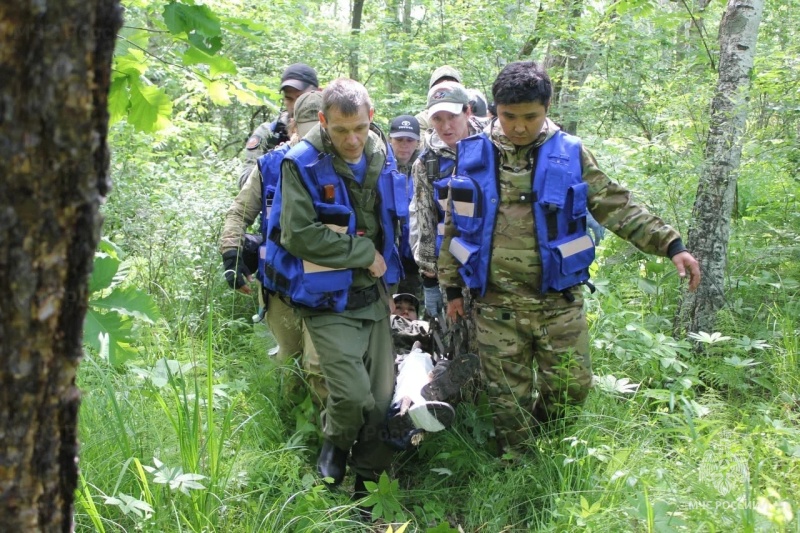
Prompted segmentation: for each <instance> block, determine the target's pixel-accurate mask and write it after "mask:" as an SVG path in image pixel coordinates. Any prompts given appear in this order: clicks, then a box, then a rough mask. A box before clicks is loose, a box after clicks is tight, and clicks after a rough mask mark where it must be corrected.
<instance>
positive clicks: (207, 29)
mask: <svg viewBox="0 0 800 533" xmlns="http://www.w3.org/2000/svg"><path fill="white" fill-rule="evenodd" d="M164 22H165V23H166V25H167V29H169V31H170V33H173V34H175V35H177V34H179V33H185V34H187V35H189V34H190V33H192V32H197V33H199V34H200V35H203V36H205V37H216V36H218V35H220V25H219V17H217V16H216V15H215V14H214V13H213V12H212V11H211V10H210V9H209V8H208V7H207V6H202V5H201V6H190V5H186V4H181V3H180V2H170V3H169V4H167V6H166V7H165V8H164Z"/></svg>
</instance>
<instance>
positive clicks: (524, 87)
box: [492, 61, 553, 107]
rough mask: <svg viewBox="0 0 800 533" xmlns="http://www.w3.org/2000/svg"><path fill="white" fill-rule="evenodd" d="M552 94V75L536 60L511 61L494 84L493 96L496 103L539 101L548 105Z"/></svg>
mask: <svg viewBox="0 0 800 533" xmlns="http://www.w3.org/2000/svg"><path fill="white" fill-rule="evenodd" d="M551 96H553V84H552V83H551V82H550V76H548V75H547V72H546V71H545V70H544V68H542V67H541V66H540V65H539V64H538V63H536V62H535V61H516V62H514V63H509V64H508V65H506V66H505V67H503V70H501V71H500V74H498V75H497V78H496V79H495V80H494V83H493V84H492V97H493V99H494V103H495V104H496V105H497V104H500V105H504V104H524V103H527V102H539V103H540V104H542V105H543V106H544V107H547V106H549V105H550V97H551Z"/></svg>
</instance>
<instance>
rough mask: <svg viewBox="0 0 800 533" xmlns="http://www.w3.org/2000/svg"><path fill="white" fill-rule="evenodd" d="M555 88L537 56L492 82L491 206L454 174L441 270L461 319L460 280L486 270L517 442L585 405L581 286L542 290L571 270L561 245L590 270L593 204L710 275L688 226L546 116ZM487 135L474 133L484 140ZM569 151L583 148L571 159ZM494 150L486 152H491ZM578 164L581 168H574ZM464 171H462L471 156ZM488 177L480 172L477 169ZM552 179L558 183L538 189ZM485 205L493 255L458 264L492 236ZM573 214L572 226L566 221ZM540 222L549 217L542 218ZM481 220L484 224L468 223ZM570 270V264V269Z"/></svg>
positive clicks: (493, 348) (487, 300)
mask: <svg viewBox="0 0 800 533" xmlns="http://www.w3.org/2000/svg"><path fill="white" fill-rule="evenodd" d="M551 94H552V85H551V83H550V79H549V77H548V76H547V73H546V72H545V71H544V70H543V69H542V68H541V67H540V66H539V65H537V64H536V63H534V62H517V63H511V64H509V65H507V66H506V67H505V68H504V69H503V70H502V71H501V72H500V74H499V75H498V77H497V79H496V80H495V82H494V84H493V86H492V96H493V98H494V102H495V103H496V105H497V119H494V120H493V121H492V122H491V123H490V124H489V125H488V126H487V128H486V130H485V131H484V135H486V138H488V141H490V145H491V150H492V151H493V152H494V154H492V155H494V156H496V158H497V159H496V161H497V163H496V166H495V168H493V172H494V173H495V176H490V177H489V178H488V180H489V181H490V182H491V184H489V185H487V186H486V187H488V188H484V189H482V192H481V194H483V195H484V196H483V198H486V203H485V204H481V208H479V210H480V209H482V210H483V211H482V212H480V213H478V212H477V211H474V210H473V211H470V209H471V208H472V207H475V206H474V205H473V204H470V203H469V195H467V196H465V195H464V194H463V193H464V190H456V189H454V187H457V186H458V183H464V182H456V183H454V182H453V181H451V198H452V201H451V202H450V203H449V204H448V212H447V214H446V222H445V239H444V242H443V244H442V248H441V255H440V257H439V263H438V267H439V279H440V281H441V284H442V286H443V287H444V288H445V290H446V291H447V296H448V300H449V304H448V308H447V314H448V316H449V317H450V318H452V319H455V317H457V316H463V315H464V307H463V300H462V298H461V295H462V293H461V290H462V289H461V287H462V286H463V285H464V284H465V277H466V279H468V280H472V281H474V280H475V279H479V278H480V276H483V278H480V279H482V280H483V281H481V282H480V283H478V284H475V283H470V285H471V287H472V289H473V290H474V292H477V293H479V294H480V292H482V291H485V292H483V294H482V295H479V296H478V297H477V298H476V299H475V302H474V303H475V307H476V316H475V322H476V329H477V342H478V348H479V352H480V358H481V363H482V365H483V369H484V372H485V375H486V379H487V384H488V392H489V397H490V403H491V406H492V409H493V413H494V417H495V425H496V427H497V429H498V436H499V437H500V444H501V445H503V444H504V445H506V446H514V445H517V444H520V443H521V442H524V441H525V440H526V437H528V436H529V435H530V429H531V428H532V427H535V426H536V425H537V424H539V423H545V422H547V421H549V420H553V419H556V418H559V417H560V416H561V415H563V411H564V407H565V406H566V405H569V404H573V405H575V404H581V403H582V402H583V401H584V400H585V398H586V396H587V394H588V392H589V388H590V387H591V381H592V370H591V362H590V358H589V337H588V329H587V325H586V318H585V315H584V311H583V295H582V287H581V286H580V285H579V284H578V285H575V286H569V283H571V282H570V281H568V282H567V283H566V284H567V286H566V287H565V288H564V289H563V290H546V291H545V292H542V287H543V286H545V285H543V281H544V280H550V279H554V280H555V281H554V283H558V280H559V276H562V272H560V271H557V269H554V268H553V266H552V265H553V264H554V262H555V261H556V260H557V258H555V255H556V253H560V254H562V255H563V261H564V262H563V263H562V266H568V262H567V261H568V260H573V259H575V258H581V261H583V263H584V264H582V265H578V263H574V264H573V266H575V267H576V268H577V267H578V266H583V267H585V272H586V278H588V266H589V264H590V263H591V261H592V259H593V258H594V246H593V244H592V242H591V240H590V238H589V237H588V236H586V234H585V220H584V221H582V218H585V216H586V212H587V209H588V212H589V213H591V214H592V215H593V216H594V218H595V219H597V221H598V222H599V223H600V224H602V225H604V226H605V227H606V228H608V229H610V230H611V231H613V232H614V233H616V234H617V235H618V236H619V237H621V238H623V239H625V240H627V241H629V242H631V243H632V244H634V245H635V246H637V247H638V248H639V249H640V250H642V251H644V252H647V253H652V254H656V255H660V256H665V257H669V258H671V260H672V262H673V263H674V264H675V267H676V268H677V270H678V274H679V275H680V277H682V278H683V277H685V276H686V275H687V274H688V276H689V280H690V281H689V289H690V290H695V289H696V288H697V285H698V284H699V282H700V269H699V266H698V264H697V261H696V260H695V259H694V257H692V255H691V254H690V253H689V252H687V251H686V248H685V247H684V245H683V243H682V241H681V238H680V235H679V234H678V232H677V231H676V230H675V229H673V228H671V227H670V226H668V225H666V224H665V223H664V222H663V221H662V220H661V219H660V218H658V217H656V216H654V215H652V214H650V213H648V212H647V210H646V209H645V208H644V207H643V206H641V205H639V204H637V203H635V202H634V201H633V200H632V198H631V193H630V191H628V190H626V189H625V188H624V187H622V186H620V185H619V184H617V183H614V182H613V181H611V180H610V179H609V178H608V177H607V176H606V175H605V174H604V173H603V172H602V171H601V170H600V169H599V168H598V167H597V162H596V161H595V158H594V157H593V156H592V154H591V153H590V152H589V151H588V150H587V149H586V148H585V147H583V146H582V145H581V144H580V140H579V139H577V138H576V137H572V136H567V135H566V134H564V133H563V132H560V131H559V128H558V127H557V126H556V125H555V124H554V123H553V122H552V121H550V120H549V119H548V118H547V109H548V105H549V103H550V97H551ZM486 138H473V139H471V140H478V141H479V142H482V143H484V144H485V142H487V141H486ZM467 142H468V141H462V143H460V145H461V144H464V145H465V143H467ZM548 143H554V144H548ZM553 146H569V147H570V148H569V150H570V151H565V150H561V149H559V150H554V149H553V148H552V147H553ZM465 148H466V145H465ZM539 154H542V155H543V157H541V158H539V157H538V156H539ZM544 154H548V156H547V157H545V156H544ZM569 154H574V155H573V156H572V157H571V158H570V155H569ZM492 155H489V156H484V157H483V159H484V160H487V159H492ZM466 156H467V154H465V158H466ZM459 157H461V153H460V152H459ZM540 159H541V161H540ZM568 165H579V166H574V167H572V166H568ZM464 166H467V165H466V163H465V164H464ZM557 167H558V168H557ZM573 168H576V169H577V171H576V172H572V169H573ZM564 169H569V172H565V170H564ZM456 171H457V173H460V172H462V161H461V159H460V160H459V167H458V168H457V169H456ZM540 173H541V174H540ZM478 176H479V173H477V172H476V173H475V175H474V176H472V177H473V178H475V179H478ZM552 177H557V178H558V179H552ZM540 180H543V181H540ZM567 180H572V183H574V184H573V185H571V186H570V187H569V189H568V190H562V189H563V188H564V186H563V185H561V184H562V183H563V182H565V181H567ZM478 181H480V180H478ZM484 183H486V182H484ZM541 183H545V184H547V188H541V189H539V188H537V187H538V186H539V185H540V184H541ZM537 191H538V194H537ZM454 194H455V196H454ZM579 197H581V198H583V201H582V202H583V203H581V202H580V201H578V200H577V198H579ZM459 198H461V204H460V205H459ZM464 198H467V200H466V201H465V200H463V199H464ZM482 201H483V200H482ZM548 202H549V203H548ZM492 206H495V207H492ZM567 210H568V212H566V213H562V212H564V211H567ZM478 214H479V215H480V216H481V217H483V218H482V220H483V221H484V222H483V223H484V224H488V222H486V221H487V220H492V217H493V220H492V223H493V229H492V230H491V232H490V233H489V234H488V235H489V236H490V239H489V241H488V242H487V241H486V240H484V241H481V242H480V245H479V246H478V247H477V251H476V252H475V253H477V254H478V255H479V256H480V257H483V258H484V259H485V260H486V264H485V265H484V266H480V267H478V268H476V269H475V270H470V269H469V268H467V269H464V268H462V269H461V272H459V267H462V262H463V264H470V265H476V264H477V263H470V259H469V257H468V256H469V254H467V253H463V252H464V251H465V249H464V247H463V246H462V245H463V243H464V242H467V243H469V239H470V238H473V239H475V242H477V240H476V239H477V238H475V237H474V235H476V234H481V235H485V234H484V233H480V232H482V231H483V227H481V226H480V222H478V221H479V220H480V219H478V218H475V217H476V216H477V215H478ZM537 217H538V218H537ZM562 219H563V220H564V221H566V223H564V224H562ZM537 220H539V221H543V220H545V221H547V223H546V224H537ZM473 222H474V223H476V224H478V227H474V228H469V224H470V223H473ZM581 224H584V226H583V230H582V235H580V233H581V230H580V228H581ZM544 226H547V227H544ZM551 226H552V227H551ZM459 227H460V228H462V229H459ZM567 227H569V228H570V229H569V230H564V231H570V232H573V234H574V232H575V231H578V234H579V235H580V236H579V237H578V238H576V239H573V240H569V239H565V241H564V244H561V245H559V246H554V245H553V244H551V242H550V237H549V235H550V234H551V230H552V233H553V234H556V233H560V232H561V231H562V229H561V228H567ZM472 230H474V233H470V232H471V231H472ZM556 230H558V231H556ZM471 236H472V237H471ZM543 236H544V237H543ZM556 249H557V250H556ZM543 264H546V265H547V268H543ZM571 272H572V270H571V269H570V268H565V269H564V273H565V274H568V273H571ZM473 274H476V275H477V277H472V276H473ZM586 278H583V281H586ZM577 283H580V281H578V282H577ZM547 286H548V287H549V285H547Z"/></svg>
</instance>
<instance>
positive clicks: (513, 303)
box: [438, 119, 682, 308]
mask: <svg viewBox="0 0 800 533" xmlns="http://www.w3.org/2000/svg"><path fill="white" fill-rule="evenodd" d="M556 131H558V126H556V125H555V124H554V123H553V122H551V121H550V120H549V119H548V120H547V121H546V122H545V125H544V127H543V129H542V133H541V134H540V136H539V138H538V139H537V140H536V141H535V142H534V143H533V144H532V145H530V146H523V147H517V146H515V145H514V144H513V143H511V142H510V141H509V140H508V138H507V137H506V136H505V135H504V134H503V131H502V128H501V126H500V123H499V121H497V120H494V121H492V123H491V124H489V125H488V126H487V128H486V130H485V132H486V133H487V134H488V135H489V136H490V138H491V140H492V142H493V144H494V146H495V149H496V150H497V152H498V155H499V164H498V173H499V176H498V183H499V191H500V205H499V207H498V213H497V219H496V223H495V229H494V233H493V236H492V256H491V264H490V266H489V278H488V280H487V291H486V295H485V296H484V297H483V298H482V299H481V301H483V302H485V303H488V304H490V305H498V306H509V307H514V308H526V307H529V306H532V305H537V304H540V303H542V301H543V300H542V295H541V293H540V292H539V288H540V286H541V266H542V262H541V258H540V256H539V245H538V241H537V238H536V231H535V222H534V218H533V212H532V209H531V206H530V205H529V204H526V203H520V202H519V201H516V200H515V199H516V198H519V197H520V193H523V192H527V193H530V191H531V185H532V184H531V170H532V168H535V164H536V162H535V161H533V153H534V152H533V149H534V148H535V147H537V146H540V145H541V144H543V143H544V142H545V141H546V140H547V139H549V138H550V137H552V136H553V135H554V134H555V132H556ZM581 166H582V168H583V173H582V177H583V181H584V182H586V183H587V185H588V186H589V192H588V208H589V211H590V213H591V214H592V215H593V216H594V218H595V219H597V221H598V222H599V223H600V224H602V225H603V226H605V227H606V228H608V229H610V230H611V231H613V232H614V233H616V234H617V235H618V236H619V237H621V238H623V239H625V240H626V241H628V242H630V243H632V244H634V245H635V246H636V247H637V248H639V249H640V250H642V251H644V252H647V253H651V254H656V255H660V256H666V255H667V252H668V250H669V249H670V245H671V244H672V243H673V242H675V241H677V242H678V243H679V244H680V234H678V232H677V231H676V230H675V229H673V228H672V227H670V226H668V225H667V224H665V223H664V221H663V220H661V219H660V218H658V217H657V216H655V215H652V214H650V213H649V212H648V211H647V209H645V208H644V207H643V206H641V205H640V204H637V203H635V202H634V200H633V198H632V197H631V192H630V191H629V190H627V189H626V188H624V187H622V186H621V185H619V184H617V183H615V182H613V181H611V180H610V179H609V178H608V176H606V175H605V174H604V173H603V172H602V171H601V170H600V169H599V168H598V166H597V161H596V160H595V158H594V156H593V155H592V154H591V153H590V152H589V151H588V150H587V149H586V148H585V147H582V150H581ZM455 233H456V230H455V227H454V226H453V224H452V220H451V217H450V213H449V212H447V213H446V216H445V236H444V242H443V243H442V250H441V254H440V257H439V263H438V266H439V281H440V283H441V285H442V286H443V287H445V288H447V287H451V288H455V287H461V286H462V285H463V282H462V280H461V276H460V275H459V274H458V267H459V266H460V264H459V263H458V261H457V260H456V259H455V258H454V257H453V255H452V254H450V252H449V246H450V241H451V240H452V238H453V236H454V235H455ZM681 246H682V245H681ZM459 290H460V289H459ZM448 292H450V293H453V294H455V290H452V289H451V290H450V291H448Z"/></svg>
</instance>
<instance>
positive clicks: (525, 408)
mask: <svg viewBox="0 0 800 533" xmlns="http://www.w3.org/2000/svg"><path fill="white" fill-rule="evenodd" d="M572 293H573V295H574V296H575V301H574V302H569V301H567V299H566V298H565V297H564V296H562V295H561V294H557V293H555V294H546V295H543V296H542V297H541V301H540V302H539V303H536V304H530V303H529V304H527V305H529V306H530V307H527V306H526V307H527V308H526V309H514V308H506V307H496V306H489V305H485V304H481V303H480V301H478V302H476V304H475V307H476V312H475V328H476V336H477V343H478V350H479V354H480V359H481V365H482V367H483V371H484V374H485V376H486V381H487V388H488V395H489V403H490V406H491V407H492V413H493V415H494V421H495V427H496V428H497V430H498V433H499V435H498V438H500V440H501V442H502V441H505V443H506V444H507V445H510V446H514V445H516V444H519V443H521V442H524V441H525V440H527V439H528V438H529V437H530V435H531V429H532V428H533V427H535V426H537V425H538V424H539V423H542V422H546V421H550V420H553V419H557V418H559V417H561V416H563V414H564V408H565V406H566V405H569V404H573V405H575V404H578V405H580V404H582V403H583V401H584V400H585V399H586V396H587V395H588V392H589V389H590V387H591V384H592V365H591V359H590V356H589V332H588V328H587V325H586V317H585V315H584V312H583V295H582V294H581V293H580V292H579V290H577V289H576V290H573V291H572ZM507 301H509V300H507ZM511 301H513V300H511Z"/></svg>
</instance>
